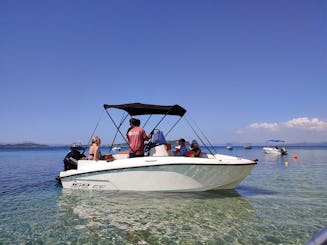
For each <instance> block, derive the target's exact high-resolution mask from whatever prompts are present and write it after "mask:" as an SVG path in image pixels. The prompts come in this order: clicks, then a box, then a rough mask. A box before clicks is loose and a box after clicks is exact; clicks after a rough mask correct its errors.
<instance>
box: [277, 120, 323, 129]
mask: <svg viewBox="0 0 327 245" xmlns="http://www.w3.org/2000/svg"><path fill="white" fill-rule="evenodd" d="M282 125H283V126H285V127H287V128H296V129H304V130H318V131H325V130H327V122H326V121H321V120H319V119H318V118H312V119H310V118H308V117H298V118H294V119H292V120H289V121H287V122H285V123H282Z"/></svg>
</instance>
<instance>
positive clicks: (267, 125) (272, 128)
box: [249, 122, 279, 131]
mask: <svg viewBox="0 0 327 245" xmlns="http://www.w3.org/2000/svg"><path fill="white" fill-rule="evenodd" d="M249 128H251V129H260V128H262V129H267V130H269V131H278V129H279V125H278V123H266V122H265V123H252V124H251V125H250V126H249Z"/></svg>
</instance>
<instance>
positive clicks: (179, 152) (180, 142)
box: [175, 139, 188, 156]
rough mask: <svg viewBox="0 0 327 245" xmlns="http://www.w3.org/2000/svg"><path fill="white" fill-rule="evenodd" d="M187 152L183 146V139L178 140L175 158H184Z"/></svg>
mask: <svg viewBox="0 0 327 245" xmlns="http://www.w3.org/2000/svg"><path fill="white" fill-rule="evenodd" d="M187 152H188V149H187V147H186V145H185V139H179V140H178V148H176V152H175V156H185V155H186V154H187Z"/></svg>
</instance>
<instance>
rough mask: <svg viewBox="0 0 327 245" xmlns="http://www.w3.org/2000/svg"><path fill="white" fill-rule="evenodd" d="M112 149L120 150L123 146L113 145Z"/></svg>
mask: <svg viewBox="0 0 327 245" xmlns="http://www.w3.org/2000/svg"><path fill="white" fill-rule="evenodd" d="M112 150H113V151H120V150H121V147H120V146H114V147H112Z"/></svg>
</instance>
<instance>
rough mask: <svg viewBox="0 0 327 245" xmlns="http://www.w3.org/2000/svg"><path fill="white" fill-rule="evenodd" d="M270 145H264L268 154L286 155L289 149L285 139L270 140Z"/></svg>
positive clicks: (264, 149)
mask: <svg viewBox="0 0 327 245" xmlns="http://www.w3.org/2000/svg"><path fill="white" fill-rule="evenodd" d="M268 142H269V144H270V145H269V146H265V147H263V151H264V153H266V154H276V155H286V154H287V150H286V146H285V141H284V140H268Z"/></svg>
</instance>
